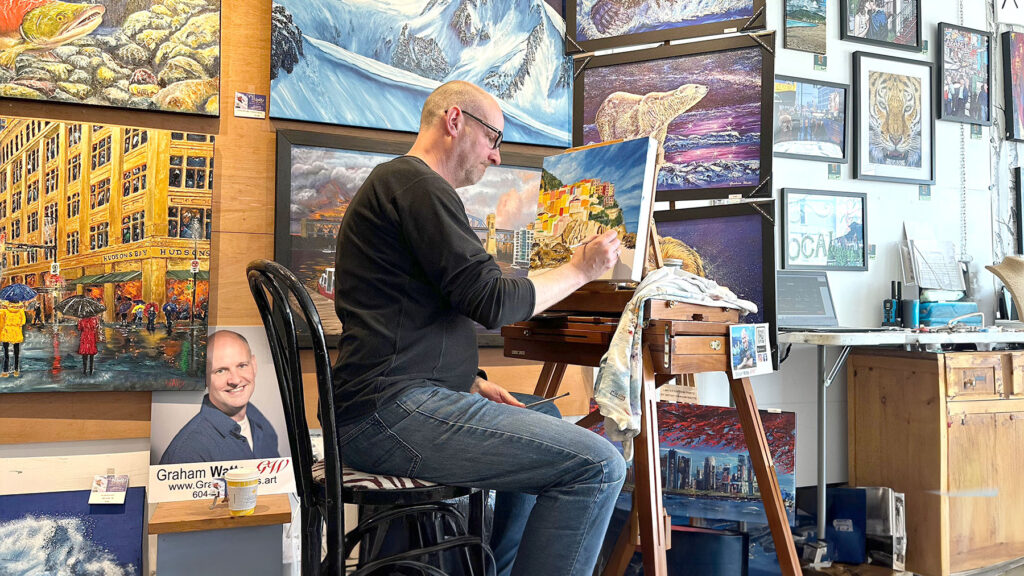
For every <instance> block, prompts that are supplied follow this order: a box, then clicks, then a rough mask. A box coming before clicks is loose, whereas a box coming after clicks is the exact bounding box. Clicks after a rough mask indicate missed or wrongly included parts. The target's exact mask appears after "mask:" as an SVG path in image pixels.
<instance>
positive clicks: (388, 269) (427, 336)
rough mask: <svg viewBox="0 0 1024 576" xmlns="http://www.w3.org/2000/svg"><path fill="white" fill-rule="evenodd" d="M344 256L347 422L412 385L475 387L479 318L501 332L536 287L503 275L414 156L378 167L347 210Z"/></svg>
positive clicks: (342, 420)
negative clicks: (501, 328) (502, 327)
mask: <svg viewBox="0 0 1024 576" xmlns="http://www.w3.org/2000/svg"><path fill="white" fill-rule="evenodd" d="M336 255H337V263H336V266H335V291H334V294H335V297H334V307H335V310H336V311H337V313H338V318H339V319H341V322H342V324H343V332H342V336H341V339H340V341H339V343H338V348H339V350H340V353H341V354H340V356H339V358H338V362H337V363H336V364H335V365H334V370H333V372H334V374H333V376H334V398H335V405H336V407H335V409H336V411H337V412H338V424H339V425H340V426H343V425H345V424H348V423H352V422H355V421H357V420H360V419H362V418H365V417H366V416H368V415H369V414H370V413H372V412H373V411H374V410H376V409H377V407H378V405H379V403H380V402H382V401H384V400H387V399H389V398H394V397H395V396H397V395H398V394H399V393H400V392H402V391H404V390H406V389H408V388H411V387H418V386H432V385H437V386H444V387H446V388H450V389H453V390H460V391H468V390H469V388H470V386H472V384H473V381H474V379H475V378H476V374H477V364H478V361H479V358H478V355H477V343H476V329H475V327H474V325H473V322H474V321H476V322H479V323H480V324H483V325H484V326H486V327H488V328H496V327H498V326H501V325H503V324H508V323H511V322H518V321H520V320H524V319H526V318H528V317H529V316H530V315H531V314H532V313H533V307H534V302H535V298H536V295H535V293H534V288H533V283H531V282H530V281H529V280H527V279H526V278H506V277H503V276H502V275H501V270H500V268H499V267H498V264H497V263H496V262H495V261H494V258H492V257H491V256H490V255H489V254H487V252H486V251H484V249H483V246H482V245H481V242H480V239H479V238H478V237H477V235H476V233H474V232H473V230H472V228H470V226H469V221H468V220H467V218H466V210H465V206H464V205H463V203H462V200H461V199H460V198H459V196H458V194H457V193H456V192H455V190H454V189H453V188H452V187H451V185H450V184H448V182H447V181H445V180H444V178H442V177H441V176H440V175H439V174H437V173H436V172H434V171H433V170H432V169H431V168H430V167H429V166H427V165H426V163H424V162H423V161H422V160H420V159H418V158H415V157H412V156H402V157H399V158H396V159H394V160H391V161H389V162H386V163H384V164H381V165H380V166H377V167H376V168H374V170H373V171H372V172H371V173H370V176H369V177H368V178H367V179H366V181H365V182H364V183H363V185H362V187H361V188H360V189H359V191H358V192H357V193H356V195H355V197H354V198H353V199H352V202H351V204H350V205H349V207H348V210H347V211H346V213H345V218H344V220H343V222H342V225H341V230H340V231H339V233H338V249H337V252H336Z"/></svg>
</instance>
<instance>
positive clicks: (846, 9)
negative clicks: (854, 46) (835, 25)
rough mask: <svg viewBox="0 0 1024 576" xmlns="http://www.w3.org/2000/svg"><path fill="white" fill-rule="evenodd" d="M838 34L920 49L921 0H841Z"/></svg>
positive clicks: (891, 45)
mask: <svg viewBox="0 0 1024 576" xmlns="http://www.w3.org/2000/svg"><path fill="white" fill-rule="evenodd" d="M839 21H840V26H839V38H840V39H841V40H849V41H852V42H863V43H864V44H874V45H875V46H884V47H886V48H899V49H900V50H910V51H912V52H919V51H920V50H921V0H839Z"/></svg>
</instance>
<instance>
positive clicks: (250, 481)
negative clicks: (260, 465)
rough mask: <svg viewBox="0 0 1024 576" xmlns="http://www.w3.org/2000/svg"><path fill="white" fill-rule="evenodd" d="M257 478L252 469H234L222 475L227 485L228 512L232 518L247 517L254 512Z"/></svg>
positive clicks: (257, 474) (257, 475) (258, 481)
mask: <svg viewBox="0 0 1024 576" xmlns="http://www.w3.org/2000/svg"><path fill="white" fill-rule="evenodd" d="M259 477H260V475H259V473H258V472H256V471H255V470H253V469H252V468H235V469H234V470H229V471H228V473H227V474H225V475H224V480H225V481H226V482H227V484H228V511H230V512H231V515H232V516H248V515H250V514H252V513H253V511H254V510H256V488H257V487H258V486H259V484H260V480H259Z"/></svg>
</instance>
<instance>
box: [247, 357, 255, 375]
mask: <svg viewBox="0 0 1024 576" xmlns="http://www.w3.org/2000/svg"><path fill="white" fill-rule="evenodd" d="M249 363H250V364H252V373H253V375H254V376H255V375H256V368H257V366H256V355H255V354H249Z"/></svg>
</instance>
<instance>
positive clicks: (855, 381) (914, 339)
mask: <svg viewBox="0 0 1024 576" xmlns="http://www.w3.org/2000/svg"><path fill="white" fill-rule="evenodd" d="M779 342H780V343H782V344H809V345H813V346H817V348H818V350H817V358H818V418H817V423H818V438H817V443H818V459H817V472H818V478H817V480H818V482H817V483H818V495H819V497H818V498H819V499H818V502H817V517H818V533H819V534H820V533H822V532H823V531H824V529H825V498H824V494H825V490H826V488H825V486H826V482H827V477H826V469H827V453H826V440H827V437H826V418H825V405H826V404H825V401H826V397H827V393H828V387H829V385H830V384H831V383H832V381H833V380H834V379H835V377H836V376H837V375H838V373H839V370H841V369H842V368H843V366H844V364H845V363H846V360H847V357H848V356H849V355H850V352H851V351H852V350H853V349H854V348H855V347H856V349H857V353H856V354H857V357H858V362H859V363H860V364H859V365H864V363H865V362H867V360H864V359H865V358H871V357H873V356H879V357H883V356H884V357H886V358H888V359H887V360H885V362H888V363H890V364H891V363H893V360H892V354H897V355H900V354H904V353H905V354H918V356H914V358H917V359H918V360H920V359H921V358H931V359H933V361H934V359H936V358H938V359H939V360H938V361H939V362H942V360H941V359H942V358H944V357H949V358H953V357H954V355H955V356H956V358H971V359H974V360H960V359H955V360H952V362H953V363H952V364H949V366H951V367H952V366H955V365H956V363H957V362H963V361H966V362H968V366H967V367H965V369H969V368H970V367H971V366H973V365H972V364H970V362H972V361H977V362H982V364H983V365H982V366H980V369H982V370H991V375H990V376H988V377H987V378H983V380H984V381H986V382H988V383H991V384H992V386H993V389H992V391H991V392H988V391H986V392H985V393H984V394H982V395H981V397H979V396H978V393H977V392H976V390H978V387H977V385H974V380H973V379H972V380H969V381H968V380H964V382H962V383H961V384H963V389H962V390H961V391H960V393H959V400H960V401H969V400H971V399H979V400H996V399H998V398H1000V397H1001V396H1000V395H1002V397H1003V398H1007V399H1010V398H1016V397H1018V396H1017V395H1018V394H1020V395H1021V396H1019V397H1020V398H1022V400H1021V402H1024V383H1021V382H1022V374H1024V366H1022V364H1024V363H1018V362H1016V360H1014V361H1012V362H1011V359H1016V358H1018V357H1024V356H1022V355H1024V353H1009V352H1006V353H990V352H951V353H946V354H926V353H909V352H905V351H906V350H907V349H922V350H940V349H941V347H942V346H949V345H956V344H961V345H962V344H976V345H977V346H978V348H980V349H991V348H992V347H993V346H996V345H1007V344H1021V343H1024V332H957V333H948V332H929V333H918V332H911V331H909V330H908V331H898V332H833V333H826V332H785V331H783V332H780V334H779ZM829 346H833V347H836V348H838V349H839V356H838V357H837V358H836V359H835V361H834V363H833V364H832V365H831V366H829V365H828V358H827V353H828V347H829ZM986 354H988V355H990V357H989V359H988V360H982V359H983V358H984V357H985V355H986ZM993 354H994V355H995V356H991V355H993ZM1003 354H1005V355H1006V356H1005V358H1004V357H1003V356H1002V355H1003ZM993 358H998V360H994V359H993ZM910 359H911V358H910V357H906V358H905V360H906V362H908V364H906V366H910V364H909V361H910ZM986 363H987V364H986ZM897 364H899V362H897ZM1004 364H1005V366H1004ZM950 369H952V368H950ZM935 371H936V369H935V368H934V367H932V368H930V369H927V370H926V372H925V373H926V374H932V373H935ZM1004 371H1005V373H1006V374H1010V375H1012V377H1011V376H1006V377H1005V380H1006V382H1010V383H1009V384H1005V383H1004V382H1003V380H1004V377H1003V374H1004ZM849 374H850V376H849V378H848V381H847V390H848V395H849V405H848V408H849V413H850V416H849V428H850V431H849V434H850V442H849V460H850V469H849V482H850V484H851V485H859V486H888V487H890V488H893V489H895V490H896V491H898V492H905V493H906V497H907V510H908V512H907V536H908V550H907V568H908V569H910V570H913V571H915V572H920V573H922V574H925V575H930V574H933V573H934V574H942V575H946V574H949V566H950V553H949V547H948V545H949V541H948V538H947V537H946V536H948V529H949V525H948V518H947V517H946V514H945V513H943V515H942V517H943V518H946V521H944V522H941V523H940V522H938V518H939V516H938V512H937V511H935V512H934V515H929V516H928V518H924V517H918V516H917V515H915V514H912V513H911V511H910V510H911V506H912V504H911V494H912V493H913V492H914V490H909V491H908V490H905V489H904V487H906V486H905V484H904V483H903V482H901V481H899V480H898V479H896V478H894V477H893V475H892V474H881V475H880V474H875V473H873V472H872V473H869V472H867V470H866V469H865V468H864V466H863V464H864V463H865V462H868V461H871V462H874V463H875V464H878V463H879V462H880V460H879V458H880V456H879V455H878V454H874V453H872V452H871V451H870V450H864V449H862V450H861V451H860V453H859V456H858V450H857V443H858V439H857V435H858V431H859V434H860V441H865V440H864V439H865V438H867V436H865V434H866V433H867V431H868V430H871V429H872V428H873V429H875V430H881V429H882V428H883V426H882V424H883V422H882V421H881V420H884V418H883V417H882V416H881V414H882V412H877V411H876V412H870V411H865V409H864V408H863V407H862V408H861V409H860V410H859V411H858V410H857V405H858V402H860V398H861V397H860V396H858V393H859V392H861V391H860V390H858V388H859V387H861V386H865V384H862V383H861V382H860V380H862V379H863V378H862V377H861V378H858V377H857V374H858V372H857V370H856V367H855V366H854V365H853V364H851V365H850V367H849ZM861 376H863V375H861ZM905 376H906V380H904V381H905V382H907V383H909V382H910V381H911V380H915V379H917V378H918V377H919V376H920V374H919V373H918V372H915V370H914V369H913V368H909V367H908V368H907V369H906V374H905ZM950 377H952V376H950ZM997 378H998V380H999V383H1000V384H999V386H1000V388H999V393H996V392H995V388H994V387H995V385H996V384H995V383H996V380H997ZM893 382H896V380H893ZM928 382H929V384H924V385H925V386H931V387H936V389H937V386H939V383H937V382H935V381H934V379H930V380H928ZM952 397H953V396H949V398H952ZM876 400H877V398H876ZM879 401H880V402H882V403H883V404H885V403H886V399H885V397H883V398H882V399H881V400H879ZM901 406H902V409H903V410H904V413H903V415H902V416H900V417H899V418H897V420H899V421H900V422H905V421H907V419H908V418H909V417H910V416H908V414H911V412H909V409H910V406H905V405H901ZM954 406H956V405H954ZM960 406H962V407H964V408H971V407H974V408H978V409H980V410H994V409H995V408H996V405H995V404H982V405H975V404H973V403H969V402H965V403H964V404H962V405H960ZM932 407H934V406H932ZM1005 408H1006V407H1003V409H1005ZM1021 409H1022V410H1024V407H1022V408H1021ZM871 414H873V415H874V416H877V418H875V417H873V416H871ZM1022 416H1024V415H1022ZM896 417H897V414H895V413H891V412H890V413H889V414H888V416H886V418H896ZM858 418H859V420H858ZM1018 418H1020V419H1021V420H1024V417H1021V416H1018ZM876 420H878V421H876ZM1011 420H1012V416H1011ZM965 421H966V420H965ZM948 425H949V427H950V428H951V427H952V426H953V421H952V420H949V422H948ZM946 429H947V426H942V431H941V436H942V437H941V438H940V431H939V426H938V424H936V426H935V427H934V429H930V430H931V431H930V432H929V433H927V434H925V436H927V437H928V440H929V441H930V442H934V443H939V444H942V445H945V442H946V438H945V430H946ZM909 432H910V430H903V431H902V432H900V433H897V434H895V435H894V436H891V437H890V440H891V438H902V439H905V440H906V442H895V443H892V442H891V441H890V442H889V444H890V445H891V446H892V447H893V448H895V447H896V446H906V445H916V443H917V440H918V437H917V436H916V435H908V434H909ZM914 432H915V434H917V433H919V432H920V431H919V430H916V429H915V431H914ZM943 451H945V448H943ZM891 454H892V452H891V451H890V455H891ZM857 458H860V459H861V463H862V466H861V467H860V471H859V472H858V469H857ZM881 458H882V459H883V460H884V457H881ZM915 462H916V463H917V464H920V462H918V461H916V460H915ZM903 464H907V463H906V462H904V463H903ZM936 465H937V464H936ZM945 465H946V463H945V462H943V463H942V466H943V467H945ZM895 469H899V470H904V468H902V465H901V466H897V467H896V468H893V469H892V470H895ZM892 470H890V472H891V471H892ZM939 476H943V477H945V474H938V473H937V472H936V474H934V477H935V479H936V480H935V481H936V482H938V480H937V479H938V478H939ZM942 483H943V485H945V480H943V482H942ZM935 498H939V496H935ZM942 499H943V500H944V501H946V500H947V498H945V497H944V496H943V497H942ZM947 504H948V503H947ZM943 508H944V509H945V510H946V512H948V511H949V509H950V508H949V507H948V505H943ZM1021 511H1022V513H1024V508H1022V509H1021ZM915 521H917V522H927V523H930V525H931V526H932V527H934V530H936V531H941V533H942V534H943V536H941V537H940V536H935V537H934V538H930V540H931V543H930V544H929V546H934V548H931V549H930V550H931V551H930V552H927V551H925V550H924V549H919V548H917V547H918V546H920V545H921V542H922V540H921V539H920V538H917V542H916V543H915V542H914V541H915V535H914V530H915V529H916V527H915V526H913V524H914V522H915ZM931 529H932V528H928V529H927V530H931ZM940 541H941V542H945V544H943V545H942V546H941V548H940V547H939V542H940ZM1022 542H1024V535H1022ZM915 549H916V552H915ZM1020 552H1021V553H1020V555H1024V548H1022V549H1021V551H1020ZM1016 553H1017V551H1016V549H1014V550H1013V551H1009V552H1006V553H1005V554H1009V555H1012V554H1016ZM1005 554H1004V555H1005ZM924 556H927V557H929V558H933V559H934V560H935V563H934V564H933V563H932V562H931V560H926V561H925V560H924V558H923V557H924ZM940 558H944V560H942V561H941V563H940V562H939V559H940ZM1004 559H1005V558H1004ZM922 561H924V562H925V563H924V564H923V565H922V564H920V562H922ZM992 561H995V559H994V558H993V559H992ZM973 562H974V564H976V565H980V564H978V563H977V561H973ZM922 566H925V567H928V568H934V570H926V569H923V568H922ZM939 566H942V567H941V568H940V567H939ZM954 571H955V570H954Z"/></svg>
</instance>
